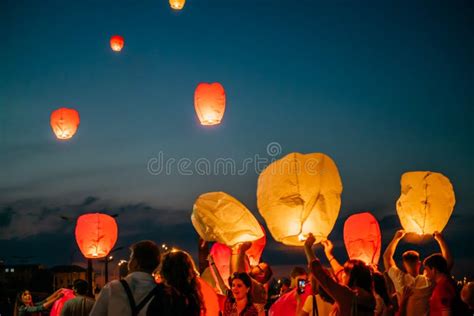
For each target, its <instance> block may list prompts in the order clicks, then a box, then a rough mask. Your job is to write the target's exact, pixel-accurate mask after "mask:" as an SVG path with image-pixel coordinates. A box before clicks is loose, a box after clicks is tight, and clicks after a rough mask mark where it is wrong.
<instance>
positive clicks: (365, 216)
mask: <svg viewBox="0 0 474 316" xmlns="http://www.w3.org/2000/svg"><path fill="white" fill-rule="evenodd" d="M344 244H345V246H346V250H347V254H348V255H349V259H359V260H362V261H364V262H365V263H367V264H372V265H377V264H378V262H379V259H380V250H381V247H382V237H381V234H380V227H379V223H378V222H377V219H376V218H375V217H374V216H373V215H372V214H370V213H368V212H365V213H359V214H354V215H351V216H349V218H348V219H347V220H346V222H345V223H344Z"/></svg>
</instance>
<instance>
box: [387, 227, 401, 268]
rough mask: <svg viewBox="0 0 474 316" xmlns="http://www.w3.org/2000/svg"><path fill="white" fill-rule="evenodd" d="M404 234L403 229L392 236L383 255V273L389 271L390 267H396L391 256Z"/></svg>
mask: <svg viewBox="0 0 474 316" xmlns="http://www.w3.org/2000/svg"><path fill="white" fill-rule="evenodd" d="M405 234H406V233H405V231H404V230H403V229H400V230H398V231H397V232H396V233H395V236H393V239H392V241H391V242H390V243H389V244H388V246H387V249H385V252H384V254H383V265H384V266H385V271H388V270H390V268H391V267H396V266H397V264H396V263H395V260H393V254H394V253H395V250H396V249H397V245H398V243H399V242H400V240H402V238H403V237H404V236H405Z"/></svg>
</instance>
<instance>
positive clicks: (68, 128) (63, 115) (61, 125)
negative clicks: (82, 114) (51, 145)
mask: <svg viewBox="0 0 474 316" xmlns="http://www.w3.org/2000/svg"><path fill="white" fill-rule="evenodd" d="M80 121H81V120H80V118H79V112H77V111H76V110H74V109H68V108H59V109H57V110H55V111H53V112H52V113H51V118H50V124H51V128H52V129H53V132H54V134H56V137H57V138H58V139H69V138H71V137H72V136H74V134H76V132H77V128H78V127H79V123H80Z"/></svg>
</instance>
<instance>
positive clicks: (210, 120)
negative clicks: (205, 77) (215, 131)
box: [194, 82, 225, 125]
mask: <svg viewBox="0 0 474 316" xmlns="http://www.w3.org/2000/svg"><path fill="white" fill-rule="evenodd" d="M194 108H195V110H196V114H197V116H198V118H199V121H201V124H202V125H217V124H219V123H220V122H221V120H222V117H223V116H224V112H225V91H224V87H223V86H222V85H221V84H220V83H217V82H215V83H200V84H199V85H198V86H197V88H196V91H195V92H194Z"/></svg>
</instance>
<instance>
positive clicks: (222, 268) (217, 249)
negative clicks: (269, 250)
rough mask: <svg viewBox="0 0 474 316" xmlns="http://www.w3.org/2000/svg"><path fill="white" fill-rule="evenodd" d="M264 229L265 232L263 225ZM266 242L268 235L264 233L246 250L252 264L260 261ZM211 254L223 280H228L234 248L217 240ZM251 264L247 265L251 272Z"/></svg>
mask: <svg viewBox="0 0 474 316" xmlns="http://www.w3.org/2000/svg"><path fill="white" fill-rule="evenodd" d="M262 231H263V233H264V234H265V231H264V230H263V227H262ZM266 243H267V237H266V236H265V235H264V236H263V237H262V238H260V239H257V240H255V241H254V242H252V246H251V247H250V249H248V250H247V251H246V252H245V254H246V255H247V258H248V263H249V264H250V266H256V265H257V264H258V263H259V262H260V258H261V256H262V253H263V249H264V248H265V245H266ZM210 254H211V255H212V258H213V260H214V263H215V265H216V268H217V270H218V271H219V274H220V275H221V277H222V280H224V281H227V280H228V279H229V276H230V257H231V255H232V249H230V247H228V246H226V245H224V244H221V243H218V242H216V243H214V245H212V247H211V251H210ZM246 263H247V262H246ZM250 266H249V265H248V264H247V265H246V270H247V272H250Z"/></svg>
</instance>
